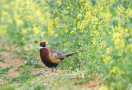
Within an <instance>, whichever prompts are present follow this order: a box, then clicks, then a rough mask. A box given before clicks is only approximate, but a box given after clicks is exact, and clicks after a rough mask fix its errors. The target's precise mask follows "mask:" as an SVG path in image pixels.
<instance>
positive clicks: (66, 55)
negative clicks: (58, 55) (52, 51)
mask: <svg viewBox="0 0 132 90" xmlns="http://www.w3.org/2000/svg"><path fill="white" fill-rule="evenodd" d="M82 51H84V50H79V51H75V52H70V53H66V54H63V55H64V57H69V56H72V55H73V54H75V53H78V52H82Z"/></svg>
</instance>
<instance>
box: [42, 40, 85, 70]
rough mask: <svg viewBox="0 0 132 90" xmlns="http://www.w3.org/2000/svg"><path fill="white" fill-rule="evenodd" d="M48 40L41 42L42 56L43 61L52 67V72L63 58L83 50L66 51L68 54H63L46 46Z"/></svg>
mask: <svg viewBox="0 0 132 90" xmlns="http://www.w3.org/2000/svg"><path fill="white" fill-rule="evenodd" d="M45 46H46V42H41V43H40V47H41V48H40V57H41V60H42V62H43V63H44V64H45V65H46V66H47V67H49V68H52V72H53V67H56V66H57V65H59V63H60V62H61V60H63V59H64V58H66V57H69V56H71V55H73V54H75V53H77V52H81V51H83V50H80V51H75V52H70V53H66V54H61V53H60V52H59V51H56V50H54V49H47V48H46V47H45Z"/></svg>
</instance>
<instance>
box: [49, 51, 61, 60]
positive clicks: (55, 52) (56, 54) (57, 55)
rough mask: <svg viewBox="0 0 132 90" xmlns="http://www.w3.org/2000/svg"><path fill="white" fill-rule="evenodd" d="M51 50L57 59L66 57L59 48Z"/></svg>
mask: <svg viewBox="0 0 132 90" xmlns="http://www.w3.org/2000/svg"><path fill="white" fill-rule="evenodd" d="M49 52H50V53H51V54H52V55H53V56H54V57H56V58H57V59H60V60H62V59H64V55H63V54H62V53H60V52H59V51H57V50H54V49H49Z"/></svg>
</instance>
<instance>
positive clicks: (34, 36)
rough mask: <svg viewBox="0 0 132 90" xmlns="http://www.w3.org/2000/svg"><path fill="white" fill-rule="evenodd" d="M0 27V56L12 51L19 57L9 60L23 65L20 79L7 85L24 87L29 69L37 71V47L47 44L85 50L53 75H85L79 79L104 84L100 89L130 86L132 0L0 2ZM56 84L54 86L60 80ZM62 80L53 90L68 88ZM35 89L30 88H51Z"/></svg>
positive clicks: (64, 63)
mask: <svg viewBox="0 0 132 90" xmlns="http://www.w3.org/2000/svg"><path fill="white" fill-rule="evenodd" d="M0 25H1V26H0V41H1V42H2V43H3V44H2V45H0V52H2V51H4V52H5V51H6V52H14V53H15V54H17V55H18V56H11V57H10V59H21V60H23V61H24V62H25V64H23V65H21V66H19V67H18V68H17V70H18V71H19V72H20V73H19V74H20V77H15V78H14V80H12V82H11V83H12V84H13V81H19V82H22V83H26V82H28V79H32V78H33V77H34V75H31V70H32V69H35V68H41V67H42V65H40V64H39V63H38V62H39V61H40V56H39V43H40V42H41V41H46V42H47V43H48V44H47V46H46V47H47V48H53V49H56V50H58V51H60V52H61V53H68V52H72V51H77V50H82V49H85V51H84V52H81V53H78V54H75V55H73V56H72V57H68V58H66V59H65V60H63V61H62V62H61V63H60V65H59V66H58V67H57V69H58V70H61V71H63V70H64V71H65V70H69V71H71V72H78V73H79V71H84V72H85V74H84V78H87V76H89V75H92V77H90V78H91V79H90V80H92V78H93V77H98V78H100V79H101V80H105V81H104V82H103V83H102V85H100V88H106V87H107V88H108V89H121V90H124V89H130V88H131V87H132V75H131V73H132V68H131V67H132V64H131V62H132V60H131V58H132V3H131V0H102V1H100V0H72V1H70V0H19V1H15V0H10V1H8V0H1V1H0ZM12 47H13V48H12ZM0 55H1V54H0ZM1 57H2V56H0V58H1ZM4 61H5V60H4V59H0V62H4ZM44 70H45V67H44ZM6 71H8V70H6ZM69 73H70V72H68V74H69ZM1 74H2V73H1ZM3 74H4V72H3ZM40 76H41V75H40ZM40 76H36V77H40ZM79 76H81V75H79ZM59 77H60V76H59ZM64 77H65V76H64ZM49 80H50V79H49ZM52 80H54V79H52ZM56 80H58V82H59V78H57V79H55V81H56ZM90 80H89V79H88V81H90ZM61 81H63V79H61V80H60V83H57V85H58V87H59V86H60V87H61V85H62V86H64V87H63V88H64V89H65V88H66V89H67V85H69V84H67V83H68V82H69V81H67V79H66V81H65V82H64V83H66V85H64V84H63V82H61ZM73 83H75V81H73ZM73 83H72V85H73ZM83 83H87V79H79V80H78V81H77V82H76V84H83ZM39 84H40V85H39ZM39 84H37V85H36V86H34V88H35V89H41V88H42V89H43V88H46V89H53V88H52V87H51V86H49V87H46V86H45V85H42V83H39ZM41 85H42V86H41ZM57 85H55V86H54V87H56V86H57ZM9 86H10V85H9ZM32 86H33V84H29V85H25V86H24V88H25V89H26V87H27V88H28V89H29V88H30V87H32ZM103 86H104V87H103ZM105 86H106V87H105ZM15 88H16V87H15ZM69 88H70V89H72V87H69Z"/></svg>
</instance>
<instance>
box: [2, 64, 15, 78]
mask: <svg viewBox="0 0 132 90" xmlns="http://www.w3.org/2000/svg"><path fill="white" fill-rule="evenodd" d="M11 68H13V66H9V67H6V68H3V69H0V76H1V77H2V76H3V75H6V74H7V72H8V70H9V69H11Z"/></svg>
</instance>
